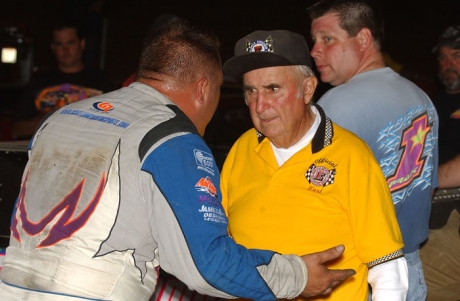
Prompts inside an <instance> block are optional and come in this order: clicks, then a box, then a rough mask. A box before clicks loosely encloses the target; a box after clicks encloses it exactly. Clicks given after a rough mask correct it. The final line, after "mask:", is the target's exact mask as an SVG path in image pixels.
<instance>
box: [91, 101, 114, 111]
mask: <svg viewBox="0 0 460 301" xmlns="http://www.w3.org/2000/svg"><path fill="white" fill-rule="evenodd" d="M93 108H95V109H96V110H97V111H99V112H104V113H108V112H110V111H112V110H113V109H114V106H113V105H112V104H111V103H110V102H107V101H98V102H95V103H93Z"/></svg>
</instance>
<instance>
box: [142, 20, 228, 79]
mask: <svg viewBox="0 0 460 301" xmlns="http://www.w3.org/2000/svg"><path fill="white" fill-rule="evenodd" d="M219 48H220V41H219V39H218V38H217V36H215V35H214V34H211V33H209V32H206V31H204V30H202V29H198V28H195V27H192V26H191V25H190V24H189V23H188V22H187V21H185V20H180V21H177V22H173V23H171V24H170V25H168V26H166V27H164V28H162V29H161V30H160V31H158V30H152V31H150V32H148V33H147V35H146V37H145V40H144V45H143V47H142V51H141V55H140V59H139V66H138V71H137V76H138V77H139V78H147V79H152V78H153V79H158V78H162V77H163V78H164V77H169V78H172V79H175V80H176V81H178V82H182V83H189V82H192V81H193V80H194V79H195V77H196V76H197V73H199V72H201V73H202V74H207V75H209V76H214V75H215V74H214V72H215V71H216V70H221V68H222V61H221V57H220V52H219V51H220V50H219Z"/></svg>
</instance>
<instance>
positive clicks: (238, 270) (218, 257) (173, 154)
mask: <svg viewBox="0 0 460 301" xmlns="http://www.w3.org/2000/svg"><path fill="white" fill-rule="evenodd" d="M142 170H144V171H146V172H148V173H150V174H151V175H152V178H153V181H154V182H155V184H156V186H157V187H158V188H159V190H160V191H161V193H162V195H163V197H164V199H165V200H166V202H167V203H168V204H169V207H170V209H171V210H172V212H173V214H174V216H175V219H176V220H177V223H178V225H179V228H180V231H181V232H182V236H183V238H178V239H184V240H185V243H186V246H187V248H188V250H177V254H167V256H168V257H169V258H171V256H190V257H191V260H192V261H193V263H194V266H195V267H196V269H197V271H198V272H199V274H200V275H201V276H202V278H203V279H204V280H205V281H206V282H207V283H208V284H209V285H210V286H212V287H213V288H215V289H217V290H219V291H222V292H225V293H227V294H229V295H232V296H235V297H243V298H248V299H253V300H274V299H276V297H275V295H274V293H273V292H272V290H271V289H270V287H269V285H268V284H267V283H266V281H265V280H264V278H262V277H261V275H260V273H259V270H258V269H257V267H260V266H263V265H268V264H269V263H270V261H271V260H272V257H273V255H274V254H275V253H274V252H272V251H265V250H248V249H246V248H244V247H243V246H241V245H238V244H236V243H235V242H234V241H233V240H232V238H231V237H229V235H228V232H227V217H226V216H225V212H224V210H223V208H222V205H221V192H220V189H219V181H220V180H219V170H218V168H217V165H216V162H215V160H214V158H213V156H212V154H211V151H210V150H209V148H208V147H207V145H206V144H205V143H204V141H203V140H202V138H201V137H199V136H198V135H195V134H185V135H180V136H176V137H173V138H171V139H169V140H167V141H166V142H164V143H162V144H161V145H160V146H158V147H157V148H155V149H154V150H153V151H152V152H151V153H150V154H148V156H147V157H146V158H145V160H144V162H143V165H142ZM158 232H159V233H160V234H159V235H161V232H162V231H161V229H158ZM161 259H162V254H160V265H161ZM184 268H185V267H184ZM180 272H181V271H172V273H173V274H175V275H176V276H178V277H179V275H177V274H176V273H179V274H180ZM179 278H180V277H179ZM187 284H188V283H187Z"/></svg>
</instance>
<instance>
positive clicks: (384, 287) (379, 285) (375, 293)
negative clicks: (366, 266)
mask: <svg viewBox="0 0 460 301" xmlns="http://www.w3.org/2000/svg"><path fill="white" fill-rule="evenodd" d="M367 281H368V282H369V284H370V285H371V287H372V301H388V300H392V301H405V300H406V295H407V290H408V289H409V275H408V272H407V263H406V260H405V259H404V257H400V258H396V259H393V260H390V261H387V262H384V263H381V264H379V265H376V266H374V267H372V268H371V269H370V270H369V274H368V276H367Z"/></svg>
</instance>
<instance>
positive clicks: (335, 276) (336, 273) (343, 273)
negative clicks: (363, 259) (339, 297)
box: [329, 269, 356, 287]
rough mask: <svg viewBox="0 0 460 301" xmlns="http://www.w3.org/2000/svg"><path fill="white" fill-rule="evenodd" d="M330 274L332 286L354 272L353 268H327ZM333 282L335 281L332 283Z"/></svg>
mask: <svg viewBox="0 0 460 301" xmlns="http://www.w3.org/2000/svg"><path fill="white" fill-rule="evenodd" d="M329 271H330V275H331V280H332V281H333V283H332V284H333V287H336V286H337V285H338V284H339V283H340V282H342V281H344V280H345V279H347V278H348V277H350V276H353V275H354V274H356V272H355V270H352V269H345V270H329ZM334 283H336V284H335V285H334Z"/></svg>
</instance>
